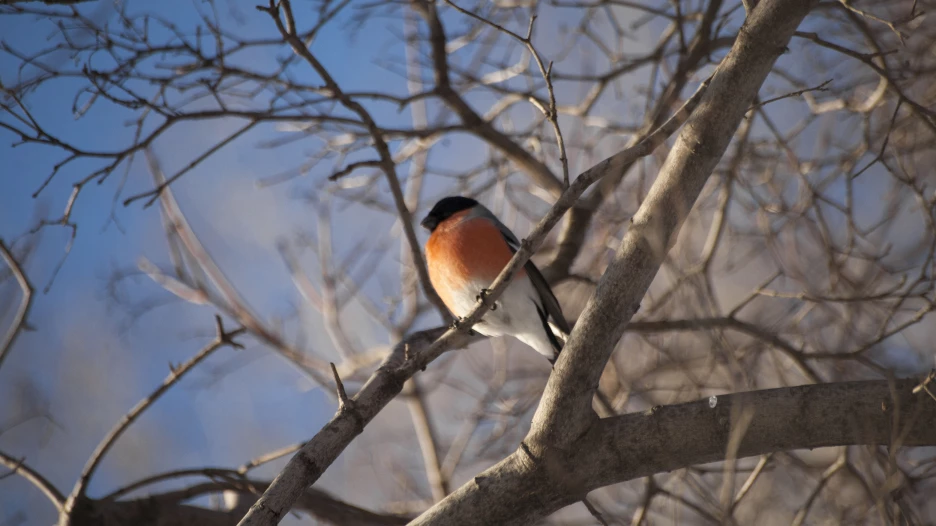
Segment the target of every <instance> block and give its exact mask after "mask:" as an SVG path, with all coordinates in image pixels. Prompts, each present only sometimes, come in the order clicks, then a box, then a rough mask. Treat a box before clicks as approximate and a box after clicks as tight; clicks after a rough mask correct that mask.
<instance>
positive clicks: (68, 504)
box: [59, 316, 246, 526]
mask: <svg viewBox="0 0 936 526" xmlns="http://www.w3.org/2000/svg"><path fill="white" fill-rule="evenodd" d="M215 328H216V330H217V334H216V336H215V339H214V340H212V342H211V343H209V344H208V345H206V346H205V347H203V348H202V349H201V350H200V351H198V353H197V354H195V356H192V357H191V358H189V359H188V360H187V361H186V362H184V363H182V364H180V365H178V366H176V367H172V366H171V365H170V371H169V375H168V376H167V377H166V378H165V379H164V380H163V382H162V383H161V384H160V385H159V387H157V388H156V390H154V391H153V392H152V393H150V395H149V396H147V397H146V398H144V399H142V400H140V401H139V402H138V403H137V404H136V405H135V406H133V408H132V409H130V411H128V412H127V414H125V415H124V416H123V418H121V419H120V422H118V423H117V425H116V426H114V428H113V429H111V430H110V432H109V433H107V436H105V437H104V438H103V439H102V440H101V442H100V443H99V444H98V446H97V447H96V448H95V449H94V452H93V453H92V454H91V457H90V458H89V459H88V461H87V463H86V464H85V467H84V469H82V470H81V476H80V477H79V478H78V481H77V482H76V483H75V486H74V487H73V488H72V492H71V494H70V495H69V496H68V499H67V500H66V501H65V504H64V506H63V508H62V510H61V514H60V517H59V525H60V526H69V525H70V524H71V515H72V513H73V512H75V510H76V509H77V508H78V507H79V505H80V503H81V501H82V500H83V499H84V498H85V493H86V492H87V489H88V482H90V480H91V477H92V476H93V475H94V472H95V471H97V468H98V466H100V464H101V461H102V460H103V459H104V456H105V455H106V454H107V452H108V451H110V449H111V447H113V445H114V444H115V443H116V442H117V439H118V438H120V436H121V435H123V434H124V432H125V431H126V430H127V429H128V428H129V427H130V425H131V424H133V423H134V422H135V421H136V419H137V418H139V417H140V415H142V414H143V412H144V411H146V410H147V409H149V408H150V406H152V405H153V404H154V403H155V402H156V401H157V400H159V398H160V397H162V395H163V394H165V393H166V391H168V390H169V389H170V388H171V387H172V386H173V385H175V384H176V383H178V381H179V380H181V379H182V377H183V376H185V375H186V373H188V372H189V371H191V370H192V369H194V368H195V366H196V365H198V364H200V363H201V362H202V361H204V360H205V358H207V357H208V356H210V355H211V354H212V353H213V352H215V351H216V350H218V349H220V348H221V347H225V346H231V347H235V348H242V346H241V345H240V344H239V343H237V342H235V341H234V338H235V337H237V336H239V335H241V334H243V333H244V332H246V329H245V328H243V327H240V328H237V329H234V330H232V331H226V330H225V329H224V325H223V324H222V321H221V317H220V316H215Z"/></svg>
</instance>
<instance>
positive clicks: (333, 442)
mask: <svg viewBox="0 0 936 526" xmlns="http://www.w3.org/2000/svg"><path fill="white" fill-rule="evenodd" d="M707 85H708V84H707V82H705V83H702V85H701V86H699V89H698V91H696V93H695V95H693V96H692V97H690V98H689V100H687V101H686V103H685V104H684V105H683V107H682V108H680V110H679V111H677V112H676V114H674V115H673V116H672V117H671V118H670V119H669V120H668V121H667V122H666V123H665V124H663V126H661V127H660V128H659V129H657V130H655V131H654V132H653V133H650V134H649V135H647V137H645V138H644V140H642V141H641V142H639V143H638V144H636V145H634V146H633V147H631V148H627V149H625V150H622V151H620V152H618V153H616V154H614V155H613V156H611V157H609V158H607V159H605V160H604V161H602V162H600V163H598V164H596V165H595V166H593V167H591V168H589V169H588V170H587V171H585V172H584V173H582V174H581V175H579V176H578V177H577V178H576V179H575V181H574V182H573V183H572V184H571V185H570V186H569V188H568V189H567V190H566V191H565V192H564V193H563V195H562V197H561V198H560V199H559V201H557V202H556V204H555V205H554V206H553V208H552V209H551V210H550V211H549V213H548V214H546V216H545V217H543V219H541V220H540V222H539V223H538V224H537V225H536V228H534V229H533V231H532V232H530V235H529V236H528V237H527V238H526V239H524V240H523V242H522V243H521V244H520V249H519V250H518V251H517V252H516V253H515V254H514V256H513V258H512V259H511V260H510V262H509V263H508V264H507V266H506V267H504V269H503V270H502V271H501V273H500V275H499V276H498V277H497V279H495V280H494V282H493V283H491V286H490V287H489V290H490V291H491V293H490V294H488V295H487V296H486V299H485V301H479V303H478V305H477V306H476V307H475V309H474V310H473V311H472V312H471V313H470V314H469V315H468V316H467V317H465V318H464V319H463V321H462V322H461V323H460V324H459V326H458V328H451V329H446V328H445V327H439V328H436V329H430V330H427V331H421V332H417V333H414V334H411V335H410V336H408V337H406V338H405V339H404V340H403V341H401V342H400V343H398V344H397V345H396V347H395V348H394V350H393V352H392V353H391V354H390V356H388V357H387V359H386V360H384V362H383V364H381V366H380V367H379V368H378V369H377V371H375V372H374V374H373V375H371V377H370V378H369V379H368V380H367V383H365V384H364V386H363V387H362V388H361V390H360V391H359V392H358V394H357V395H355V396H354V398H353V400H354V402H355V404H354V405H355V410H354V411H338V413H336V414H335V416H334V417H332V420H331V421H330V422H329V423H328V424H326V425H325V427H323V428H322V430H321V431H319V432H318V433H317V434H316V435H315V436H314V437H312V439H311V440H309V442H307V443H306V444H305V445H304V446H303V447H302V449H301V450H300V451H299V452H298V453H297V454H296V456H294V457H293V458H292V459H291V460H290V461H289V463H288V464H287V465H286V467H285V468H284V469H283V471H282V472H280V474H279V476H277V477H276V479H274V480H273V482H272V483H271V484H270V488H269V489H268V490H267V491H266V492H265V493H264V495H263V496H262V497H261V498H260V499H259V500H258V501H257V503H256V504H255V505H254V506H252V507H251V508H250V511H249V512H248V513H247V515H245V516H244V519H243V520H241V522H240V524H243V525H256V524H275V523H277V522H278V521H279V520H280V519H282V517H283V516H284V515H285V514H286V513H287V512H288V511H289V508H290V507H291V506H292V504H293V503H294V502H295V500H296V499H297V498H298V497H299V495H300V494H301V493H302V490H303V489H305V488H306V487H307V486H309V485H310V484H313V483H315V481H316V480H318V478H319V477H320V476H321V475H322V473H324V472H325V469H327V468H328V466H330V465H331V464H332V462H334V461H335V459H336V458H338V455H339V454H340V453H341V452H342V451H343V450H344V448H345V447H347V446H348V444H350V443H351V441H352V440H354V438H355V437H357V435H359V434H361V432H362V431H363V429H364V426H366V425H367V424H368V423H369V422H370V421H371V420H372V419H373V418H374V417H375V416H376V415H377V413H379V412H380V411H381V410H382V409H383V408H384V407H385V406H386V405H387V404H388V403H390V401H391V400H393V398H394V397H396V396H397V395H398V394H399V393H400V391H401V390H402V389H403V385H404V383H405V382H406V380H408V379H409V378H411V377H412V376H413V375H414V374H416V372H417V371H419V370H421V369H425V367H426V366H427V365H428V364H429V363H431V362H432V361H433V360H435V359H436V358H438V357H439V356H441V355H442V354H443V353H445V352H446V351H449V350H452V349H458V348H461V347H464V346H466V345H467V344H468V343H470V342H471V341H472V338H471V337H469V336H467V333H468V329H469V328H470V327H471V325H473V324H474V323H477V321H478V320H480V319H481V317H482V316H483V315H484V313H486V312H487V310H488V309H489V306H490V305H491V304H493V302H494V301H495V300H497V298H498V297H500V295H501V294H502V293H503V292H504V290H505V289H506V288H507V285H508V283H509V282H510V278H511V276H513V274H514V273H515V272H517V270H519V269H520V268H521V267H522V266H523V265H524V264H525V263H526V262H527V260H529V259H530V256H531V255H532V254H533V252H534V251H535V250H536V249H537V248H538V247H539V246H540V244H541V243H542V242H543V240H544V239H545V238H546V234H548V233H549V231H550V230H551V229H552V227H554V226H555V225H556V223H558V222H559V219H560V218H561V217H562V215H563V214H564V213H565V211H566V210H568V209H569V207H571V206H572V204H573V203H575V201H576V200H577V199H578V198H579V197H580V196H581V195H582V193H584V192H585V190H587V189H588V187H589V186H591V185H592V184H593V183H595V182H596V181H598V180H600V179H601V178H602V177H605V176H607V175H609V174H613V173H616V172H617V171H618V170H620V169H621V168H622V167H623V166H627V165H628V164H630V163H631V162H633V160H635V159H638V158H640V157H643V156H646V155H649V154H650V153H652V152H653V150H654V149H656V147H657V146H659V145H660V144H662V143H663V142H664V141H665V140H666V138H667V137H669V136H670V135H672V134H673V133H674V132H675V131H676V130H677V129H678V128H679V126H680V125H682V123H683V122H685V121H686V118H687V117H688V116H689V115H690V114H691V113H692V111H693V109H694V108H695V107H696V105H697V104H698V103H699V101H700V100H701V99H702V94H703V93H704V92H705V89H706V86H707Z"/></svg>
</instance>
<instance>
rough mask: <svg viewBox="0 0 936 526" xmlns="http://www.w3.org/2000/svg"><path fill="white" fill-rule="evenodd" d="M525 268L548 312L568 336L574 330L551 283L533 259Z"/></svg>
mask: <svg viewBox="0 0 936 526" xmlns="http://www.w3.org/2000/svg"><path fill="white" fill-rule="evenodd" d="M523 268H524V269H526V273H527V276H528V277H529V278H530V281H531V282H533V288H535V289H536V292H538V293H539V297H540V301H542V302H543V306H544V307H546V312H547V313H549V315H550V316H552V319H553V322H554V323H555V324H556V327H559V329H561V330H562V332H564V333H565V336H568V335H569V333H570V332H572V329H571V328H570V327H569V322H567V321H566V319H565V316H564V315H563V314H562V305H559V300H557V299H556V295H555V294H553V291H552V289H551V288H549V283H547V282H546V278H544V277H543V274H541V273H540V271H539V269H538V268H536V265H534V264H533V262H532V261H527V262H526V265H524V266H523Z"/></svg>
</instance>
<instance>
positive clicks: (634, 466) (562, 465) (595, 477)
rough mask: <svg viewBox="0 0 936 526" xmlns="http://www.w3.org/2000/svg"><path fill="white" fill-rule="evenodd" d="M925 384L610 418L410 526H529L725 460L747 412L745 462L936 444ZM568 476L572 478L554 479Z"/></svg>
mask: <svg viewBox="0 0 936 526" xmlns="http://www.w3.org/2000/svg"><path fill="white" fill-rule="evenodd" d="M917 383H918V381H917V380H915V379H908V380H897V381H895V382H888V381H886V380H878V381H866V382H841V383H832V384H816V385H805V386H798V387H785V388H780V389H766V390H762V391H751V392H746V393H736V394H730V395H724V396H717V397H709V398H707V399H703V400H698V401H695V402H689V403H684V404H676V405H670V406H657V407H655V408H653V409H651V410H648V411H642V412H639V413H629V414H626V415H621V416H616V417H611V418H605V419H602V420H601V421H599V422H596V424H595V425H594V426H592V427H591V428H590V429H589V430H588V432H587V433H586V434H585V435H583V436H581V437H580V438H579V442H578V443H576V445H575V447H574V448H570V449H568V450H565V451H563V452H562V454H561V455H555V456H552V457H551V458H550V463H546V462H538V461H537V462H531V461H529V460H528V457H527V453H525V452H524V451H521V450H519V449H518V450H517V451H515V452H514V453H513V454H511V455H510V456H509V457H507V458H506V459H504V460H502V461H501V462H499V463H498V464H497V465H495V466H494V467H492V468H490V469H488V470H487V471H485V472H484V473H482V474H480V475H478V476H477V477H475V478H474V480H472V481H471V482H469V483H467V484H465V485H464V486H462V487H461V488H459V489H458V490H456V491H455V492H454V493H452V495H451V496H449V497H448V498H447V499H446V500H444V501H442V502H441V503H440V504H437V505H436V506H435V507H433V508H432V509H430V510H429V511H427V512H426V513H424V514H423V515H421V516H420V517H418V518H416V520H414V521H413V522H412V523H410V524H411V526H423V525H427V524H432V525H434V526H449V525H456V524H457V525H459V526H473V525H479V526H480V525H486V524H529V523H533V522H536V521H537V520H538V519H541V518H543V517H545V516H547V515H549V514H550V513H552V512H554V511H556V510H558V509H560V508H562V507H564V506H568V505H570V504H573V503H575V502H577V501H579V500H581V498H582V495H584V494H585V493H587V492H589V491H592V490H594V489H597V488H600V487H604V486H608V485H611V484H616V483H619V482H624V481H628V480H633V479H636V478H640V477H645V476H648V475H653V474H655V473H663V472H667V471H673V470H676V469H681V468H685V467H689V466H692V465H696V464H705V463H709V462H716V461H720V460H723V459H724V458H725V451H726V449H727V447H728V442H729V441H730V440H731V435H732V433H731V429H732V424H733V422H732V416H733V415H734V414H737V413H741V411H737V408H739V407H741V408H751V409H752V412H751V413H750V415H751V416H750V421H749V422H748V426H747V432H746V433H745V434H744V437H743V438H742V439H741V440H740V443H739V444H738V448H737V454H736V458H738V459H740V458H747V457H752V456H758V455H764V454H768V453H772V452H777V451H788V450H794V449H806V448H809V449H812V448H817V447H830V446H844V445H888V446H891V447H900V446H931V445H936V427H934V426H933V425H932V422H933V421H936V403H934V402H933V401H932V400H930V399H929V398H928V397H925V396H922V395H921V394H919V393H917V394H914V393H913V392H912V391H913V387H914V386H915V385H917ZM733 411H734V413H733ZM894 422H900V427H899V428H898V429H895V428H894V427H895V426H894ZM894 436H899V437H902V440H896V441H895V440H894V439H893V437H894ZM559 471H561V472H562V474H563V476H564V478H563V479H556V478H555V475H556V472H559ZM472 495H478V496H479V497H480V500H478V499H476V498H471V496H472ZM478 502H482V503H483V504H481V505H478Z"/></svg>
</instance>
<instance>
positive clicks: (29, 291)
mask: <svg viewBox="0 0 936 526" xmlns="http://www.w3.org/2000/svg"><path fill="white" fill-rule="evenodd" d="M0 256H2V257H3V261H4V262H6V265H7V267H9V268H10V272H12V273H13V277H15V278H16V282H17V283H19V286H20V289H21V290H22V291H23V297H22V298H21V299H20V305H19V309H17V311H16V315H15V316H14V317H13V323H12V324H11V325H10V328H9V329H7V331H6V333H4V335H3V338H2V339H0V367H3V360H4V359H5V358H6V356H7V353H8V352H10V349H12V348H13V343H14V342H15V341H16V337H17V336H19V333H20V331H22V329H23V327H25V326H26V316H28V315H29V309H30V308H31V307H32V298H33V292H34V289H33V287H32V284H31V283H30V282H29V278H27V277H26V273H25V272H23V269H22V267H20V265H19V263H18V262H17V261H16V258H14V257H13V254H12V253H10V250H9V249H7V246H6V244H4V242H3V240H2V239H0Z"/></svg>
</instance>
